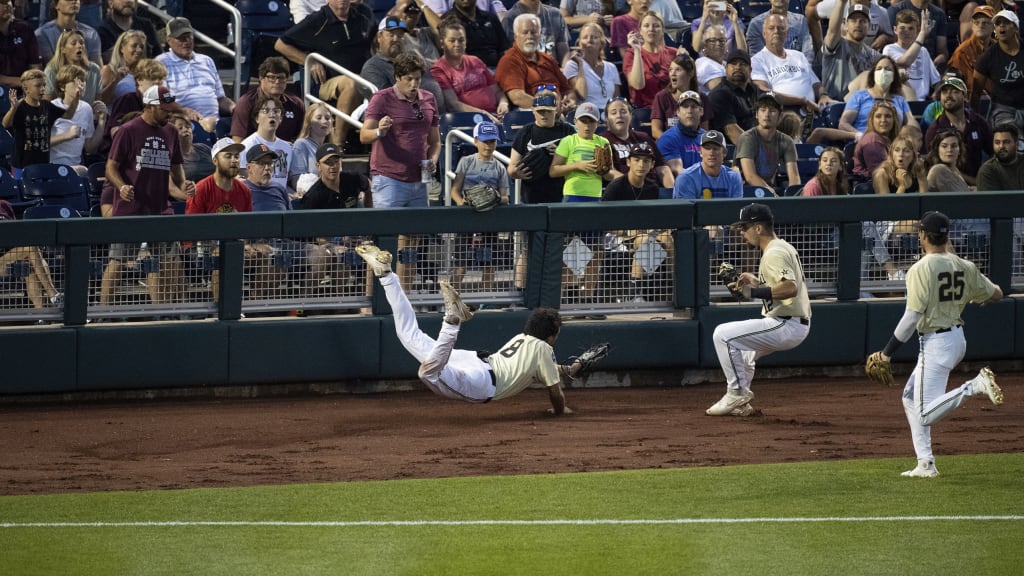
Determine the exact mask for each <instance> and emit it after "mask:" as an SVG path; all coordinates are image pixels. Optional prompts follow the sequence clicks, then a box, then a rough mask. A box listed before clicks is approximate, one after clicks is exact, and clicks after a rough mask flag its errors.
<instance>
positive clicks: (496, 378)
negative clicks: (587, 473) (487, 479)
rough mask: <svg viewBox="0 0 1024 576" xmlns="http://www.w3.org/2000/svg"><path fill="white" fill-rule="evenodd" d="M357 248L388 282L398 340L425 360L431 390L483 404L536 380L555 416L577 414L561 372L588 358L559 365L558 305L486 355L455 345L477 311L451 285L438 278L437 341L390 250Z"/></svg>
mask: <svg viewBox="0 0 1024 576" xmlns="http://www.w3.org/2000/svg"><path fill="white" fill-rule="evenodd" d="M356 253H357V254H359V255H360V256H361V257H362V258H363V260H366V262H367V264H369V265H370V268H371V269H372V270H373V273H374V275H376V276H377V279H378V280H379V281H380V284H381V286H383V287H384V294H385V295H386V296H387V300H388V303H389V304H391V309H392V311H393V312H394V316H395V332H396V333H397V335H398V339H399V340H400V341H401V342H402V345H403V346H405V349H406V350H408V351H409V353H410V354H412V355H413V356H414V357H415V358H416V360H418V361H419V362H420V368H419V377H420V380H422V381H423V383H424V384H426V385H427V387H428V388H430V390H431V391H432V392H434V393H435V394H439V395H441V396H444V397H446V398H453V399H455V400H462V401H465V402H474V403H484V402H490V401H492V400H501V399H502V398H508V397H510V396H513V395H515V394H518V393H519V392H522V391H523V390H525V389H526V388H527V387H528V386H529V385H530V384H531V383H533V382H540V383H542V384H544V385H545V386H546V387H547V389H548V396H549V398H550V400H551V408H550V409H549V410H548V412H550V413H553V414H555V415H556V416H557V415H561V414H571V413H572V410H571V409H570V408H569V407H567V406H566V405H565V395H564V394H563V393H562V385H561V377H563V376H565V377H568V378H573V377H574V376H576V374H577V373H578V372H579V371H580V369H581V368H582V367H583V365H584V363H585V362H584V363H581V362H579V361H577V362H573V363H572V364H571V365H569V366H565V365H559V364H556V362H555V351H554V349H553V348H552V346H553V345H554V343H555V340H557V339H558V332H559V330H560V328H561V326H562V319H561V317H560V316H559V315H558V311H557V310H553V309H551V308H537V309H536V310H534V311H533V314H531V315H530V318H529V320H527V322H526V328H525V329H524V330H523V334H518V335H516V336H514V337H513V338H512V339H511V340H509V341H508V342H507V343H506V344H505V345H504V346H502V348H501V350H499V351H498V352H496V353H494V354H491V355H490V356H487V357H486V358H481V357H479V356H478V355H477V353H476V352H473V351H470V350H459V349H456V348H455V340H456V338H457V337H458V335H459V326H460V325H461V323H462V322H465V321H467V320H469V319H470V318H472V317H473V312H471V311H470V309H469V307H468V306H466V304H464V303H463V302H462V298H461V297H460V296H459V293H458V291H457V290H455V288H453V287H452V286H451V284H449V283H448V282H445V281H441V282H440V283H439V284H440V287H441V296H442V297H443V298H444V322H443V323H442V324H441V331H440V333H439V334H438V336H437V340H434V339H433V338H431V337H429V336H427V335H426V334H424V333H423V331H422V330H420V328H419V326H418V325H417V323H416V314H415V312H413V309H412V305H411V304H410V303H409V299H408V298H407V297H406V295H405V292H404V291H403V290H402V286H401V284H399V279H398V275H397V274H392V273H391V260H392V256H391V253H390V252H388V251H386V250H381V249H379V248H377V247H376V246H374V245H372V244H364V245H362V246H357V247H356Z"/></svg>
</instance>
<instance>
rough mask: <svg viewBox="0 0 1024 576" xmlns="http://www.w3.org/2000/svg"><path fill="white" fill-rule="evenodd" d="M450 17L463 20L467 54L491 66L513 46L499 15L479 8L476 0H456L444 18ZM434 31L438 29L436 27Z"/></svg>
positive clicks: (496, 63)
mask: <svg viewBox="0 0 1024 576" xmlns="http://www.w3.org/2000/svg"><path fill="white" fill-rule="evenodd" d="M448 18H454V19H455V20H457V21H459V22H461V23H462V26H463V27H464V28H465V29H466V54H472V55H473V56H476V57H477V58H479V59H481V60H483V61H484V64H487V66H488V67H489V68H494V67H496V66H497V65H498V60H500V59H501V55H502V54H504V53H505V51H506V50H508V49H509V48H510V47H511V46H512V45H511V43H509V41H508V36H506V35H505V30H504V29H502V27H501V21H500V20H499V19H498V16H497V15H495V14H494V13H493V12H484V11H482V10H478V9H477V7H476V0H454V4H453V6H452V9H451V10H449V11H448V12H446V13H445V15H444V17H443V18H442V20H445V19H448ZM434 32H435V33H437V32H438V30H437V29H436V28H435V29H434Z"/></svg>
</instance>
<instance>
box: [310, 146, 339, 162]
mask: <svg viewBox="0 0 1024 576" xmlns="http://www.w3.org/2000/svg"><path fill="white" fill-rule="evenodd" d="M329 156H337V157H339V158H340V157H341V156H342V154H341V147H339V146H338V145H337V144H331V143H330V142H327V143H325V144H321V145H320V147H319V148H317V149H316V161H317V162H323V161H324V159H325V158H327V157H329Z"/></svg>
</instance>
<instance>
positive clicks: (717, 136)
mask: <svg viewBox="0 0 1024 576" xmlns="http://www.w3.org/2000/svg"><path fill="white" fill-rule="evenodd" d="M708 144H718V145H719V146H721V147H722V148H725V135H724V134H722V133H721V132H719V131H718V130H708V131H707V132H705V133H704V134H702V135H701V137H700V145H701V146H707V145H708Z"/></svg>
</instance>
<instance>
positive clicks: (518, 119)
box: [501, 110, 533, 142]
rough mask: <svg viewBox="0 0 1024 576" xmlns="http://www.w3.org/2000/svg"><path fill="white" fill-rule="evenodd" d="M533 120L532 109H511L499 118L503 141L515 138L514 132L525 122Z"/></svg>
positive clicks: (524, 124)
mask: <svg viewBox="0 0 1024 576" xmlns="http://www.w3.org/2000/svg"><path fill="white" fill-rule="evenodd" d="M532 122H533V111H532V110H512V111H510V112H509V113H508V114H505V117H504V118H502V119H501V129H502V131H503V132H504V134H505V141H506V142H512V141H513V140H515V138H516V132H519V129H520V128H522V127H523V126H526V125H527V124H530V123H532Z"/></svg>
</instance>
